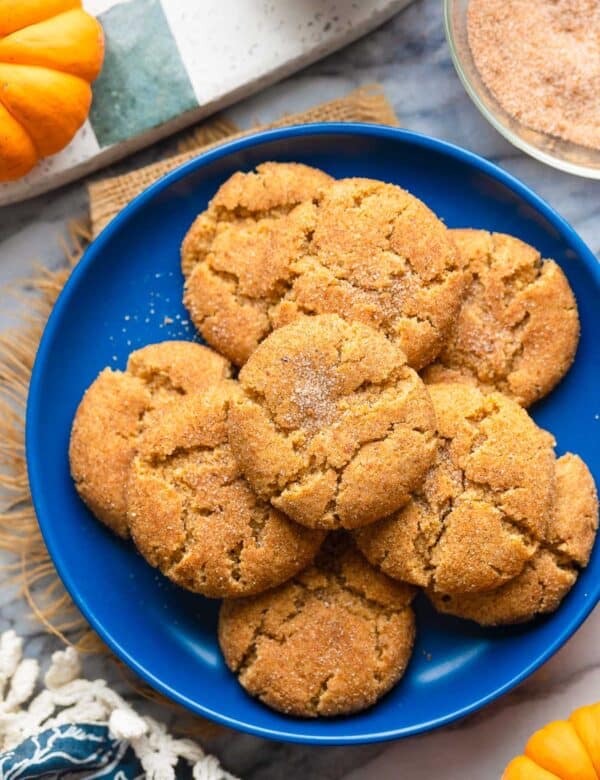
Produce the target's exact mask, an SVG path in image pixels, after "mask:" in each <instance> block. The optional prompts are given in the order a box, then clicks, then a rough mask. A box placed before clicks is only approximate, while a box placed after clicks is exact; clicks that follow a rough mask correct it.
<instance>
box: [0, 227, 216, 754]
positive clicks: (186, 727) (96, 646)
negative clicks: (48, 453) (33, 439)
mask: <svg viewBox="0 0 600 780" xmlns="http://www.w3.org/2000/svg"><path fill="white" fill-rule="evenodd" d="M90 240H91V231H90V227H89V224H88V223H87V222H84V221H81V222H73V223H72V224H71V226H70V230H69V238H68V241H67V242H66V243H65V264H64V267H61V268H59V269H58V270H49V269H47V268H43V267H40V268H38V269H37V271H36V272H35V274H34V275H33V276H31V277H30V278H28V279H26V280H23V283H22V284H21V285H19V287H16V286H15V287H12V288H11V289H9V290H6V294H7V295H12V296H14V297H17V298H18V299H19V300H20V301H22V303H23V310H24V311H26V312H27V314H25V315H23V316H22V318H21V321H20V322H19V323H18V324H17V325H16V326H15V327H14V328H11V329H10V330H8V331H6V332H4V333H2V334H1V335H0V495H1V496H2V503H1V504H0V549H1V550H3V551H4V552H5V553H8V554H9V555H10V557H11V559H12V560H11V561H9V562H7V563H6V564H5V565H4V566H3V567H2V568H3V571H4V578H3V584H4V585H5V586H6V587H10V586H11V585H12V586H13V587H15V588H16V589H17V590H18V591H19V592H20V594H21V595H22V596H23V598H24V599H25V601H26V602H27V604H28V605H29V608H30V610H31V617H32V619H35V620H37V621H39V622H40V623H41V624H42V625H43V626H44V628H45V629H46V630H47V631H48V632H49V633H50V634H53V635H54V636H56V637H58V639H60V640H61V641H62V642H63V643H64V644H66V645H71V646H72V647H75V648H76V649H77V650H78V651H79V652H81V653H102V654H106V655H108V656H109V657H110V658H112V660H113V661H114V664H115V667H116V668H117V670H118V671H119V672H120V674H121V677H122V678H123V680H124V682H125V683H126V685H127V686H128V687H129V688H130V689H131V690H132V692H135V693H137V694H139V695H140V696H142V697H144V698H146V699H148V700H151V701H154V702H157V703H160V704H163V705H165V706H167V707H168V708H169V709H170V710H173V711H174V712H175V714H176V717H175V719H174V723H173V725H172V730H173V732H174V733H175V734H181V735H184V736H187V737H190V738H196V739H207V738H211V737H214V736H216V735H217V734H220V733H223V732H225V731H226V729H224V728H222V727H220V726H218V725H216V724H215V723H212V722H211V721H206V720H204V719H203V718H199V717H195V716H193V715H192V714H191V713H189V712H188V711H187V710H186V709H184V708H183V707H179V706H178V705H177V704H175V703H173V702H172V701H171V700H169V699H167V698H165V697H163V696H161V695H160V694H159V693H157V692H156V691H154V690H153V689H152V688H151V687H150V686H148V685H146V683H144V682H143V681H142V680H140V679H139V678H138V677H137V676H136V675H135V674H133V672H131V671H130V670H129V669H128V667H126V666H125V665H124V664H123V663H122V662H121V661H120V660H119V659H117V658H116V657H115V656H114V655H113V654H112V653H111V651H110V649H109V648H108V647H107V646H106V645H105V644H104V643H103V642H102V640H101V639H100V638H99V637H98V635H97V634H96V633H95V632H94V631H92V629H91V628H90V627H89V625H88V624H87V622H86V620H85V618H84V617H83V616H82V615H81V613H80V612H79V610H78V609H77V608H76V607H75V605H74V604H73V602H72V600H71V597H70V596H69V594H68V593H67V592H66V591H65V589H64V587H63V585H62V582H61V580H60V579H59V577H58V575H57V573H56V570H55V568H54V565H53V563H52V560H51V559H50V556H49V554H48V551H47V549H46V546H45V544H44V540H43V539H42V535H41V532H40V528H39V525H38V522H37V518H36V515H35V511H34V508H33V505H32V503H31V495H30V492H29V483H28V479H27V464H26V459H25V410H26V405H27V392H28V388H29V379H30V377H31V369H32V367H33V361H34V358H35V354H36V351H37V347H38V344H39V341H40V338H41V336H42V332H43V330H44V326H45V324H46V320H47V319H48V316H49V315H50V312H51V311H52V307H53V306H54V303H55V301H56V299H57V298H58V296H59V294H60V292H61V290H62V288H63V287H64V284H65V282H66V281H67V279H68V278H69V274H70V273H71V270H72V268H73V267H74V266H75V265H76V263H77V262H78V260H79V258H80V257H81V255H82V254H83V251H84V250H85V248H86V246H87V245H88V244H89V242H90Z"/></svg>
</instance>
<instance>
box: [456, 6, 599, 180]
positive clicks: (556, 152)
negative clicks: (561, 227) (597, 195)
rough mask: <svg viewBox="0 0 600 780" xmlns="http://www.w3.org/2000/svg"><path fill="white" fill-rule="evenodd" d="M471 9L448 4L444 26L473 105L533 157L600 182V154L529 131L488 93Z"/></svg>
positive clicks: (535, 131) (593, 150)
mask: <svg viewBox="0 0 600 780" xmlns="http://www.w3.org/2000/svg"><path fill="white" fill-rule="evenodd" d="M468 6H469V0H444V22H445V27H446V38H447V40H448V45H449V47H450V53H451V54H452V60H453V62H454V67H455V68H456V72H457V73H458V76H459V78H460V80H461V81H462V83H463V86H464V88H465V89H466V91H467V94H468V95H469V97H470V98H471V100H472V101H473V103H475V105H476V106H477V108H478V109H479V110H480V111H481V113H482V114H483V116H484V117H485V118H486V119H487V120H488V122H489V123H490V124H491V125H492V126H493V127H495V128H496V130H497V131H498V132H499V133H501V134H502V135H503V136H504V137H505V138H506V139H507V140H508V141H510V143H511V144H513V145H514V146H516V147H517V148H518V149H521V150H522V151H524V152H526V153H527V154H529V155H531V157H535V158H536V159H537V160H540V161H541V162H544V163H546V164H547V165H551V166H552V167H553V168H558V169H559V170H561V171H566V172H567V173H574V174H576V175H578V176H586V177H587V178H590V179H600V151H598V150H595V149H590V148H588V147H586V146H581V145H579V144H575V143H571V142H569V141H563V140H561V139H560V138H556V137H555V136H551V135H547V134H545V133H540V132H538V131H537V130H532V129H531V128H529V127H526V126H525V125H523V124H521V122H519V120H518V119H515V118H514V117H512V116H511V115H510V114H507V113H506V111H505V110H504V109H503V108H502V106H501V105H500V104H499V103H498V101H497V100H496V98H495V97H494V95H492V93H491V92H490V91H489V90H488V88H487V87H486V85H485V84H484V83H483V80H482V78H481V76H480V75H479V71H478V70H477V67H476V65H475V62H474V60H473V56H472V54H471V48H470V46H469V41H468V35H467V8H468Z"/></svg>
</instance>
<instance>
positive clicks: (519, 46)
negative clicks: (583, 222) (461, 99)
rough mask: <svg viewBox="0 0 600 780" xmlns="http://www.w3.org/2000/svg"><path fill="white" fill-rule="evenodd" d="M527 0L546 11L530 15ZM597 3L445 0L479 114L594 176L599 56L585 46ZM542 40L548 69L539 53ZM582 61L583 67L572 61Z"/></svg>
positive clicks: (460, 65) (460, 69)
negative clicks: (549, 61) (548, 56)
mask: <svg viewBox="0 0 600 780" xmlns="http://www.w3.org/2000/svg"><path fill="white" fill-rule="evenodd" d="M527 5H528V6H529V9H530V10H532V9H536V14H537V16H540V17H542V16H543V15H544V6H547V9H546V11H547V15H548V19H545V18H544V20H543V21H544V23H543V24H542V23H541V18H540V19H536V20H534V19H533V14H532V13H526V11H527V8H526V6H527ZM598 6H600V3H597V1H596V0H552V2H550V0H540V2H539V3H535V4H534V3H524V2H523V0H509V1H508V2H500V0H444V12H445V24H446V37H447V39H448V44H449V46H450V51H451V54H452V59H453V61H454V65H455V67H456V70H457V73H458V75H459V77H460V79H461V81H462V83H463V86H464V87H465V89H466V91H467V94H468V95H469V96H470V97H471V99H472V100H473V102H474V103H475V105H476V106H477V108H478V109H479V110H480V112H481V113H482V114H483V116H484V117H485V118H486V119H487V120H488V122H490V124H491V125H493V127H495V128H496V130H498V132H500V133H501V134H502V135H503V136H504V137H505V138H507V140H509V141H510V142H511V143H512V144H513V145H514V146H516V147H517V148H519V149H521V150H523V151H524V152H526V153H527V154H529V155H531V156H532V157H535V158H536V159H538V160H540V161H542V162H544V163H546V164H548V165H551V166H553V167H554V168H558V169H560V170H563V171H567V172H568V173H573V174H578V175H580V176H586V177H588V178H592V179H600V143H598V140H599V139H600V124H598V122H599V121H600V118H599V117H598V115H597V113H596V112H597V111H599V110H600V103H598V102H595V97H596V96H597V95H598V94H600V84H598V79H599V73H598V67H600V59H599V60H598V63H599V64H598V66H597V64H596V62H595V61H594V60H593V58H592V59H590V57H589V56H586V52H588V54H589V51H588V50H589V41H590V36H592V37H593V30H594V25H595V24H599V25H600V18H599V19H596V16H595V14H596V13H600V11H598V12H597V11H596V9H597V7H598ZM584 17H585V18H584ZM548 22H549V23H548ZM545 45H547V47H548V51H549V52H550V51H551V53H552V58H551V59H552V60H553V70H551V71H550V70H548V67H549V66H548V67H546V66H545V60H544V58H543V56H539V49H540V48H545ZM536 51H537V52H538V56H537V57H536V56H531V53H534V52H536ZM579 53H580V56H579V57H577V54H579ZM560 56H564V58H565V60H564V67H561V63H560ZM574 57H576V59H577V63H575V64H574V63H573V59H574ZM582 62H585V68H583V69H582V68H581V67H576V66H578V65H579V64H580V63H582ZM528 96H529V100H528Z"/></svg>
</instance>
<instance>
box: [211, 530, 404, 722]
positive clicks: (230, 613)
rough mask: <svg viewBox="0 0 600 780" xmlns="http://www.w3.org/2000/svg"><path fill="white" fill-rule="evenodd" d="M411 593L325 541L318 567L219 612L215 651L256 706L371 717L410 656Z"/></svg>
mask: <svg viewBox="0 0 600 780" xmlns="http://www.w3.org/2000/svg"><path fill="white" fill-rule="evenodd" d="M413 596H414V591H413V589H412V588H411V587H410V586H408V585H405V584H402V583H398V582H394V581H393V580H391V579H389V578H388V577H385V576H384V575H383V574H381V573H380V572H377V571H375V570H374V569H372V568H371V567H370V566H369V564H368V563H367V562H366V561H365V560H364V558H362V556H361V555H360V554H359V553H358V552H356V550H355V549H353V548H352V547H351V546H349V545H348V544H347V543H345V541H340V540H338V539H331V538H330V539H329V540H328V541H327V542H326V545H325V547H324V548H323V550H322V552H321V553H320V554H319V556H318V557H317V559H316V562H315V565H314V566H312V567H310V568H309V569H306V570H305V571H303V572H302V573H301V574H299V575H298V576H297V577H296V578H294V579H293V580H291V581H290V582H287V583H286V584H285V585H282V586H281V587H279V588H277V589H275V590H271V591H268V592H267V593H263V594H262V595H260V596H256V597H253V598H246V599H237V600H231V601H225V602H223V605H222V606H221V612H220V616H219V643H220V645H221V649H222V651H223V655H224V657H225V662H226V663H227V666H228V667H229V668H230V669H231V670H232V671H233V672H234V673H235V674H236V675H237V677H238V680H239V682H240V683H241V685H242V686H243V687H244V688H245V689H246V691H248V693H249V694H251V695H252V696H257V697H258V698H259V699H260V700H261V701H262V702H264V703H265V704H267V705H268V706H269V707H272V708H273V709H276V710H279V711H280V712H284V713H286V714H289V715H297V716H302V717H317V716H333V715H347V714H349V713H352V712H358V711H359V710H363V709H365V708H366V707H370V706H371V705H372V704H374V703H375V702H376V701H377V699H379V698H380V697H381V696H383V695H384V694H385V693H386V692H387V691H388V690H389V689H390V688H391V687H392V686H393V685H394V684H395V683H396V682H397V681H398V680H399V679H400V677H401V676H402V675H403V673H404V671H405V669H406V666H407V664H408V661H409V659H410V655H411V652H412V647H413V642H414V635H415V620H414V614H413V611H412V609H411V607H410V603H411V601H412V598H413Z"/></svg>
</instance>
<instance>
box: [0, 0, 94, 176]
mask: <svg viewBox="0 0 600 780" xmlns="http://www.w3.org/2000/svg"><path fill="white" fill-rule="evenodd" d="M103 58H104V36H103V33H102V27H101V26H100V23H99V22H98V21H97V20H96V19H95V18H94V17H93V16H90V14H88V13H86V12H85V11H83V10H82V8H81V0H0V181H7V180H10V179H18V178H20V177H21V176H24V175H25V174H26V173H27V172H28V171H30V170H31V169H32V168H33V166H34V165H35V164H36V163H37V161H38V160H39V159H40V158H41V157H46V156H47V155H49V154H55V153H56V152H59V151H60V150H61V149H63V148H64V147H65V146H66V145H67V144H68V143H69V141H71V139H72V138H73V136H74V135H75V133H76V132H77V130H78V129H79V128H80V127H81V125H82V124H83V123H84V121H85V119H86V117H87V115H88V113H89V110H90V104H91V102H92V90H91V87H90V82H92V81H93V80H94V79H95V78H96V76H97V75H98V73H99V72H100V68H101V67H102V60H103Z"/></svg>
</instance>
